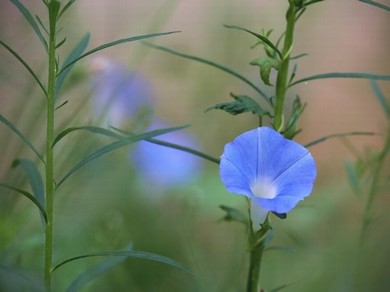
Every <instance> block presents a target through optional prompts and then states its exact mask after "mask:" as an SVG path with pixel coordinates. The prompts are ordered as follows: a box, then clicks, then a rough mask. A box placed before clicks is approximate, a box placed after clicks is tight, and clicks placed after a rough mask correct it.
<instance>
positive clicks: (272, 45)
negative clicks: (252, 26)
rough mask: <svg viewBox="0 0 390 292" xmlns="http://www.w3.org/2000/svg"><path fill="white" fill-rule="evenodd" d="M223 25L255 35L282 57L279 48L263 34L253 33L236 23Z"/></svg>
mask: <svg viewBox="0 0 390 292" xmlns="http://www.w3.org/2000/svg"><path fill="white" fill-rule="evenodd" d="M224 26H225V27H227V28H233V29H238V30H242V31H246V32H248V33H250V34H251V35H254V36H255V37H257V38H258V39H259V40H261V41H262V42H264V43H265V44H266V45H267V46H269V47H270V48H272V49H273V50H274V51H275V52H276V54H277V55H278V56H279V58H280V59H283V55H282V53H281V52H280V51H279V49H278V48H277V47H276V46H275V45H274V44H273V43H272V42H271V41H270V40H269V39H268V38H267V37H265V36H262V35H260V34H258V33H255V32H253V31H250V30H248V29H246V28H243V27H240V26H236V25H226V24H225V25H224Z"/></svg>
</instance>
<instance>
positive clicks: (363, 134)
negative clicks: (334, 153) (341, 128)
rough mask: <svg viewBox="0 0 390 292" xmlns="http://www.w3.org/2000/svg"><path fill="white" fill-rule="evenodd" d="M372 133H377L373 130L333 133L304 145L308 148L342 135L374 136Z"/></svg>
mask: <svg viewBox="0 0 390 292" xmlns="http://www.w3.org/2000/svg"><path fill="white" fill-rule="evenodd" d="M372 135H375V133H373V132H348V133H338V134H331V135H327V136H324V137H321V138H319V139H317V140H314V141H312V142H309V143H307V144H305V145H304V146H305V147H307V148H308V147H311V146H314V145H316V144H319V143H322V142H324V141H326V140H328V139H331V138H340V137H346V136H372Z"/></svg>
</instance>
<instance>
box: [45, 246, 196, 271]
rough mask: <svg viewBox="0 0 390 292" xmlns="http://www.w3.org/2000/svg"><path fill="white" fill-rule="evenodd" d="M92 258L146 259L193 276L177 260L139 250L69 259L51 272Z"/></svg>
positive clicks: (100, 253)
mask: <svg viewBox="0 0 390 292" xmlns="http://www.w3.org/2000/svg"><path fill="white" fill-rule="evenodd" d="M92 257H132V258H140V259H146V260H151V261H157V262H161V263H164V264H167V265H170V266H173V267H175V268H178V269H180V270H182V271H184V272H187V273H190V274H192V272H191V271H190V270H188V269H187V268H186V267H184V266H183V265H182V264H180V263H178V262H177V261H175V260H172V259H171V258H168V257H166V256H162V255H158V254H155V253H150V252H146V251H138V250H113V251H102V252H96V253H89V254H84V255H79V256H75V257H72V258H69V259H66V260H64V261H62V262H60V263H59V264H57V265H56V266H54V267H53V268H52V270H51V272H52V273H53V272H55V271H56V270H58V268H60V267H62V266H64V265H65V264H68V263H71V262H74V261H77V260H80V259H86V258H92Z"/></svg>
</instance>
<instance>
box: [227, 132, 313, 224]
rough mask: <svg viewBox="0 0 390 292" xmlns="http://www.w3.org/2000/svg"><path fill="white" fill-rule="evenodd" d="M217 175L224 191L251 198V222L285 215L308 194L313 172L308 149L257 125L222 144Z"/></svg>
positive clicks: (311, 187) (311, 158) (259, 221)
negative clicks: (270, 214) (231, 140)
mask: <svg viewBox="0 0 390 292" xmlns="http://www.w3.org/2000/svg"><path fill="white" fill-rule="evenodd" d="M220 175H221V179H222V182H223V183H224V184H225V186H226V188H227V190H228V191H229V192H232V193H236V194H240V195H244V196H246V197H248V198H249V199H251V217H252V221H253V222H254V223H262V222H264V220H265V218H266V216H267V213H268V212H270V211H271V212H275V213H279V214H285V213H288V212H290V211H291V210H292V209H293V208H294V207H295V206H296V204H297V203H298V202H299V201H301V200H302V199H303V198H305V197H306V196H308V195H310V193H311V191H312V189H313V184H314V180H315V178H316V175H317V171H316V165H315V161H314V159H313V157H312V156H311V154H310V152H309V151H308V150H307V149H306V148H305V147H303V146H302V145H300V144H298V143H297V142H294V141H292V140H289V139H285V138H284V137H283V136H282V135H281V134H280V133H278V132H277V131H275V130H273V129H271V128H268V127H260V128H257V129H253V130H250V131H248V132H245V133H243V134H241V135H240V136H238V137H237V138H236V139H235V140H234V141H233V142H230V143H228V144H226V145H225V149H224V152H223V154H222V156H221V163H220Z"/></svg>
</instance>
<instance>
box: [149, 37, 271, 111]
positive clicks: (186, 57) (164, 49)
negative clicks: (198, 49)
mask: <svg viewBox="0 0 390 292" xmlns="http://www.w3.org/2000/svg"><path fill="white" fill-rule="evenodd" d="M144 44H146V45H147V46H149V47H152V48H155V49H158V50H161V51H164V52H167V53H170V54H172V55H176V56H179V57H183V58H185V59H189V60H194V61H197V62H200V63H203V64H207V65H209V66H211V67H215V68H217V69H220V70H222V71H224V72H226V73H228V74H230V75H233V76H235V77H237V78H238V79H240V80H241V81H243V82H245V83H246V84H247V85H249V86H250V87H252V88H253V89H254V90H255V91H256V92H257V93H259V94H260V96H262V97H263V98H264V100H265V101H266V102H267V103H268V104H270V100H269V98H268V96H267V95H266V94H265V93H264V92H263V91H262V90H261V89H260V88H258V87H257V86H256V85H255V84H254V83H252V82H251V81H250V80H248V79H246V78H245V77H244V76H242V75H240V74H239V73H237V72H236V71H234V70H233V69H230V68H228V67H225V66H223V65H220V64H218V63H215V62H212V61H209V60H206V59H203V58H200V57H196V56H192V55H188V54H184V53H181V52H179V51H175V50H172V49H169V48H167V47H163V46H157V45H153V44H151V43H146V42H145V43H144Z"/></svg>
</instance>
